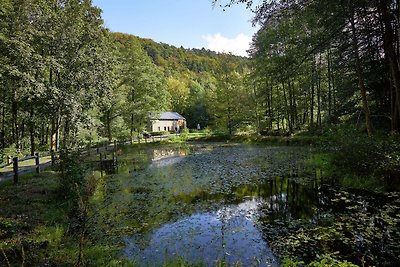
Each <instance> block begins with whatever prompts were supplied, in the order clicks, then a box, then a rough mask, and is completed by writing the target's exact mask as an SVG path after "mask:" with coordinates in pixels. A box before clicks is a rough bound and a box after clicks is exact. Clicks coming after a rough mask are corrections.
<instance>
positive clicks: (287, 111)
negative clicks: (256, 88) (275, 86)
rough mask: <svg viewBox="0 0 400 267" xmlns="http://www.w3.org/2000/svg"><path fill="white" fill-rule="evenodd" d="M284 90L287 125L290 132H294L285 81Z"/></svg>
mask: <svg viewBox="0 0 400 267" xmlns="http://www.w3.org/2000/svg"><path fill="white" fill-rule="evenodd" d="M282 91H283V99H284V102H285V115H286V121H287V126H288V129H289V133H293V129H292V123H291V121H290V110H289V104H288V99H287V96H286V89H285V83H284V82H282ZM283 126H284V125H283Z"/></svg>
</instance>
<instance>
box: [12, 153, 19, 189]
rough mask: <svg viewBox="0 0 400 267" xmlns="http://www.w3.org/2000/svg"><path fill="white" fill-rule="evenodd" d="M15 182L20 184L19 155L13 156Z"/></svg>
mask: <svg viewBox="0 0 400 267" xmlns="http://www.w3.org/2000/svg"><path fill="white" fill-rule="evenodd" d="M13 169H14V184H18V157H15V158H13Z"/></svg>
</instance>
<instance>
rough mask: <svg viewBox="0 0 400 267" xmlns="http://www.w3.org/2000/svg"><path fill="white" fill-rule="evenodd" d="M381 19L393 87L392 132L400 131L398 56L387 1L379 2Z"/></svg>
mask: <svg viewBox="0 0 400 267" xmlns="http://www.w3.org/2000/svg"><path fill="white" fill-rule="evenodd" d="M380 6H381V12H382V19H383V23H384V25H385V28H384V33H383V36H384V44H385V53H386V55H387V57H388V59H389V65H390V70H391V74H392V82H393V85H394V89H395V91H394V94H393V97H394V99H393V100H394V101H393V104H394V105H393V107H392V130H393V131H397V132H399V131H400V69H399V61H398V55H396V50H395V48H394V47H393V44H394V42H395V40H394V36H393V28H392V23H391V19H390V16H391V15H390V11H389V7H388V6H389V1H388V0H381V1H380Z"/></svg>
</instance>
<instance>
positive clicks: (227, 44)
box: [203, 33, 251, 56]
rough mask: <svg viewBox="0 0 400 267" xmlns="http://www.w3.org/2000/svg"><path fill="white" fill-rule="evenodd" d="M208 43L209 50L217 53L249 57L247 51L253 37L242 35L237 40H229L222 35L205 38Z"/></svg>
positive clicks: (209, 35)
mask: <svg viewBox="0 0 400 267" xmlns="http://www.w3.org/2000/svg"><path fill="white" fill-rule="evenodd" d="M203 39H204V40H206V41H207V48H208V49H210V50H213V51H215V52H221V53H232V54H234V55H238V56H247V52H246V50H248V49H249V48H250V43H251V37H250V36H247V35H245V34H243V33H240V34H239V35H237V36H236V37H235V38H232V39H230V38H227V37H224V36H222V35H221V34H220V33H217V34H214V35H211V34H207V35H205V36H203Z"/></svg>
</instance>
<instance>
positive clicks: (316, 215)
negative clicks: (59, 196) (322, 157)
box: [93, 143, 400, 266]
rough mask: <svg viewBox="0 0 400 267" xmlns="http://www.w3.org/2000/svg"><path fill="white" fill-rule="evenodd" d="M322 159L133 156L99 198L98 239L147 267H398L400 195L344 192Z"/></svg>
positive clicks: (247, 152)
mask: <svg viewBox="0 0 400 267" xmlns="http://www.w3.org/2000/svg"><path fill="white" fill-rule="evenodd" d="M313 153H314V151H313V149H310V148H304V147H266V146H251V145H238V144H223V143H193V144H184V145H179V146H177V145H149V146H130V147H124V148H123V149H122V150H121V151H119V157H118V171H117V173H115V174H103V175H102V178H101V179H100V182H99V186H98V189H97V191H96V193H95V195H94V196H93V205H94V210H96V212H95V214H94V216H95V217H96V220H95V221H96V222H97V227H96V229H98V233H97V234H99V235H101V238H102V240H107V242H114V243H116V244H119V246H120V247H121V248H122V249H121V252H120V256H121V257H123V258H125V259H128V260H132V261H134V262H135V263H136V264H138V265H139V266H140V265H144V266H148V265H162V264H163V263H165V262H168V261H169V260H173V259H176V258H181V259H184V260H185V261H187V262H189V263H202V264H205V265H207V266H213V265H215V264H217V263H218V262H225V263H228V264H235V263H238V262H240V263H241V264H242V265H243V266H277V265H280V263H281V260H282V259H284V258H286V257H288V258H294V259H296V260H303V261H306V262H308V261H311V260H313V259H316V258H318V257H319V256H322V255H328V257H334V258H337V259H339V260H348V261H351V262H353V263H355V264H362V262H365V263H366V264H367V265H370V264H373V265H384V264H386V265H392V264H395V265H396V264H397V263H399V262H400V259H399V255H400V233H399V229H400V216H399V214H400V208H399V207H400V197H399V196H400V195H399V194H398V193H385V194H379V195H377V194H372V193H366V192H355V191H353V192H351V191H344V190H340V189H339V188H338V187H336V186H335V184H332V181H329V180H326V181H325V179H324V175H323V170H320V169H315V168H314V167H313V166H312V164H311V163H310V162H311V159H312V157H313ZM97 174H98V173H97ZM93 234H95V233H93Z"/></svg>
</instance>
